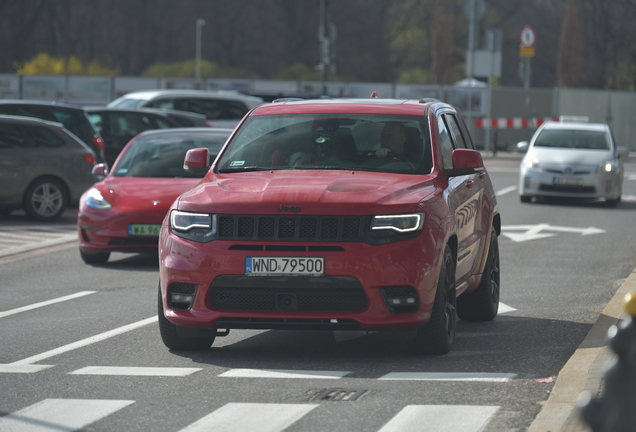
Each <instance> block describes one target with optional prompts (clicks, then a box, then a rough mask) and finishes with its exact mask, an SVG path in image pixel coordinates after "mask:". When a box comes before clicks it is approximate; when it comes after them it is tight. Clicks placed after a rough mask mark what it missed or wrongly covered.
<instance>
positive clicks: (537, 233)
mask: <svg viewBox="0 0 636 432" xmlns="http://www.w3.org/2000/svg"><path fill="white" fill-rule="evenodd" d="M510 231H523V232H520V233H517V232H510ZM543 231H555V232H564V233H573V234H581V235H582V236H587V235H593V234H603V233H605V232H606V231H605V230H603V229H600V228H594V227H587V228H574V227H564V226H557V225H550V224H546V223H540V224H535V225H503V226H502V227H501V233H502V234H503V235H504V236H506V237H508V238H509V239H510V240H512V241H515V242H524V241H529V240H537V239H542V238H547V237H554V236H556V234H551V233H544V232H543Z"/></svg>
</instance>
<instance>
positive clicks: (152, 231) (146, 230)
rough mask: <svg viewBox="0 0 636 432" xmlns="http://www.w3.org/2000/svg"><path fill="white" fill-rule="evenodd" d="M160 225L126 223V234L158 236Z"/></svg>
mask: <svg viewBox="0 0 636 432" xmlns="http://www.w3.org/2000/svg"><path fill="white" fill-rule="evenodd" d="M159 231H161V225H149V224H130V225H128V235H131V236H146V237H158V236H159Z"/></svg>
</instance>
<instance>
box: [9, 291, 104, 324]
mask: <svg viewBox="0 0 636 432" xmlns="http://www.w3.org/2000/svg"><path fill="white" fill-rule="evenodd" d="M96 292H97V291H80V292H77V293H75V294H70V295H67V296H63V297H58V298H55V299H52V300H47V301H43V302H39V303H33V304H31V305H28V306H23V307H19V308H16V309H11V310H8V311H4V312H0V318H4V317H7V316H9V315H15V314H17V313H20V312H25V311H29V310H33V309H37V308H41V307H43V306H48V305H52V304H55V303H60V302H63V301H67V300H72V299H76V298H79V297H84V296H87V295H89V294H94V293H96Z"/></svg>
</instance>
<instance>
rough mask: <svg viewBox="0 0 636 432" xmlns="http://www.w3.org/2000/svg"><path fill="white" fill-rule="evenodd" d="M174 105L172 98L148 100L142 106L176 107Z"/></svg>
mask: <svg viewBox="0 0 636 432" xmlns="http://www.w3.org/2000/svg"><path fill="white" fill-rule="evenodd" d="M175 105H176V103H175V100H174V99H158V100H154V101H150V102H148V103H147V104H146V105H144V106H147V107H149V108H163V109H178V108H175Z"/></svg>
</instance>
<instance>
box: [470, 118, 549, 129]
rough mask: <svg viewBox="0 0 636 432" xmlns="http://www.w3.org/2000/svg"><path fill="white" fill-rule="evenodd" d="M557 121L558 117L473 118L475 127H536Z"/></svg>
mask: <svg viewBox="0 0 636 432" xmlns="http://www.w3.org/2000/svg"><path fill="white" fill-rule="evenodd" d="M549 121H555V122H558V121H559V118H558V117H532V118H522V117H500V118H491V119H488V118H480V119H475V127H476V128H477V129H528V128H533V129H536V128H538V127H539V126H541V125H542V124H543V123H545V122H549Z"/></svg>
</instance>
